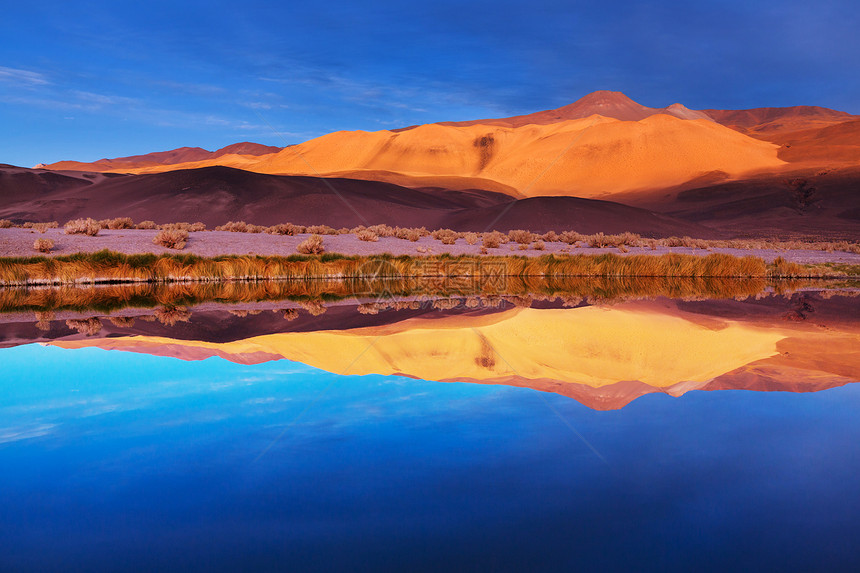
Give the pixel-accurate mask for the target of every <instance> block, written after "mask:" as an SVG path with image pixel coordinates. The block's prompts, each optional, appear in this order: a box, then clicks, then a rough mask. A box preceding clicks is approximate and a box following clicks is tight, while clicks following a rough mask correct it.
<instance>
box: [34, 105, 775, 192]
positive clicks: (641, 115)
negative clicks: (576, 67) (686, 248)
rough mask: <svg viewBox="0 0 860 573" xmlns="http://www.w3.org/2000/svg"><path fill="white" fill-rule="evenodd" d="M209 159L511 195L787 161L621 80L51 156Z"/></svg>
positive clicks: (191, 162)
mask: <svg viewBox="0 0 860 573" xmlns="http://www.w3.org/2000/svg"><path fill="white" fill-rule="evenodd" d="M186 156H187V159H186V158H185V157H186ZM144 157H145V158H146V156H144ZM127 159H133V158H127ZM212 165H224V166H228V167H236V168H240V169H245V170H249V171H255V172H259V173H270V174H294V175H324V176H341V177H353V178H359V179H370V180H384V181H388V182H392V183H397V184H401V185H406V186H436V187H442V188H461V189H462V188H482V189H488V190H492V191H501V192H506V193H508V194H511V195H515V196H518V195H519V196H536V195H567V196H576V197H602V196H607V195H611V194H613V193H618V192H624V191H631V190H638V189H655V188H662V187H671V186H676V185H680V184H683V183H685V182H687V181H690V180H692V179H695V178H697V177H699V176H701V175H702V174H705V173H709V172H713V171H719V172H722V173H725V174H727V175H728V176H729V177H738V176H742V175H744V174H747V173H751V172H758V171H765V170H773V169H778V168H780V167H781V166H783V165H784V162H783V161H782V160H780V159H779V158H778V157H777V146H776V145H773V144H770V143H768V142H764V141H761V140H758V139H754V138H752V137H749V136H747V135H744V134H741V133H740V132H738V131H735V130H732V129H730V128H727V127H724V126H722V125H720V124H719V123H716V122H715V121H713V120H712V119H711V118H710V117H709V116H708V115H706V114H704V113H701V112H694V111H691V110H688V109H687V108H685V107H683V106H681V105H680V104H675V105H673V106H669V107H668V108H663V109H654V108H648V107H645V106H642V105H639V104H637V103H636V102H634V101H632V100H630V99H629V98H627V97H626V96H624V95H623V94H620V93H617V92H596V93H595V94H591V95H589V96H586V97H585V98H582V99H581V100H579V101H577V102H575V103H573V104H571V105H569V106H565V107H563V108H560V109H558V110H554V111H549V112H539V113H537V114H532V115H529V116H519V117H515V118H508V119H503V120H479V121H477V122H463V123H458V124H428V125H422V126H417V127H414V128H410V129H404V130H396V131H387V130H383V131H378V132H364V131H354V132H335V133H331V134H328V135H325V136H322V137H319V138H316V139H313V140H310V141H307V142H305V143H302V144H300V145H297V146H292V147H288V148H285V149H283V150H281V151H278V152H277V153H271V154H264V155H250V154H247V153H245V154H240V153H235V152H234V153H226V154H220V155H217V154H216V155H215V156H210V157H197V156H194V157H192V156H190V155H189V154H184V155H182V157H181V159H180V160H179V161H175V162H172V163H167V162H165V161H161V162H155V161H153V160H152V158H146V159H145V160H141V162H139V163H137V164H135V163H134V162H133V161H121V160H112V161H104V160H103V161H102V162H100V163H99V164H72V163H70V162H62V163H59V164H53V165H50V166H49V167H50V168H53V169H70V168H76V169H84V168H88V169H95V170H99V171H114V172H133V173H153V172H160V171H166V170H172V169H180V168H183V169H187V168H196V167H206V166H212Z"/></svg>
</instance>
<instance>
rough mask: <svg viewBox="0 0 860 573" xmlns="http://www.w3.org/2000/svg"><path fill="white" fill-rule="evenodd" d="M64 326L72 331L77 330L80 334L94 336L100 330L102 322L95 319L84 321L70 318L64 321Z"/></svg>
mask: <svg viewBox="0 0 860 573" xmlns="http://www.w3.org/2000/svg"><path fill="white" fill-rule="evenodd" d="M66 326H68V327H69V328H71V329H72V330H77V331H78V332H79V333H80V334H86V335H87V336H95V335H96V334H98V333H99V332H101V330H102V321H101V320H99V319H98V318H96V317H93V318H85V319H77V318H70V319H69V320H67V321H66Z"/></svg>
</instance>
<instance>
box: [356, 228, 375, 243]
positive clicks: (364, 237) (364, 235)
mask: <svg viewBox="0 0 860 573" xmlns="http://www.w3.org/2000/svg"><path fill="white" fill-rule="evenodd" d="M355 236H356V237H358V240H359V241H370V242H376V241H378V240H379V236H378V235H377V234H376V233H374V232H373V231H371V230H370V229H362V230H361V231H359V232H357V233H356V234H355Z"/></svg>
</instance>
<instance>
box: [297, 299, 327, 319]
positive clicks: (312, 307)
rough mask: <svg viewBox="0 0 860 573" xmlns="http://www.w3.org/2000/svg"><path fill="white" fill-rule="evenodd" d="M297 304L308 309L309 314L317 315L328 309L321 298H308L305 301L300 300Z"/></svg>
mask: <svg viewBox="0 0 860 573" xmlns="http://www.w3.org/2000/svg"><path fill="white" fill-rule="evenodd" d="M299 304H301V305H302V308H304V309H305V310H306V311H308V314H310V315H311V316H319V315H321V314H325V313H326V311H327V310H328V309H327V308H326V306H325V303H324V302H323V301H321V300H309V301H306V302H301V303H299Z"/></svg>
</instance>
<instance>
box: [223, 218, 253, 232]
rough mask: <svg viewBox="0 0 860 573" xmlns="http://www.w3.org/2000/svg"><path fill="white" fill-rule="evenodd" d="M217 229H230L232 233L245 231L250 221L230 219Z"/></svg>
mask: <svg viewBox="0 0 860 573" xmlns="http://www.w3.org/2000/svg"><path fill="white" fill-rule="evenodd" d="M215 230H216V231H230V232H231V233H245V232H247V231H248V223H246V222H245V221H228V222H227V223H225V224H223V225H220V226H218V227H215Z"/></svg>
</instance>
